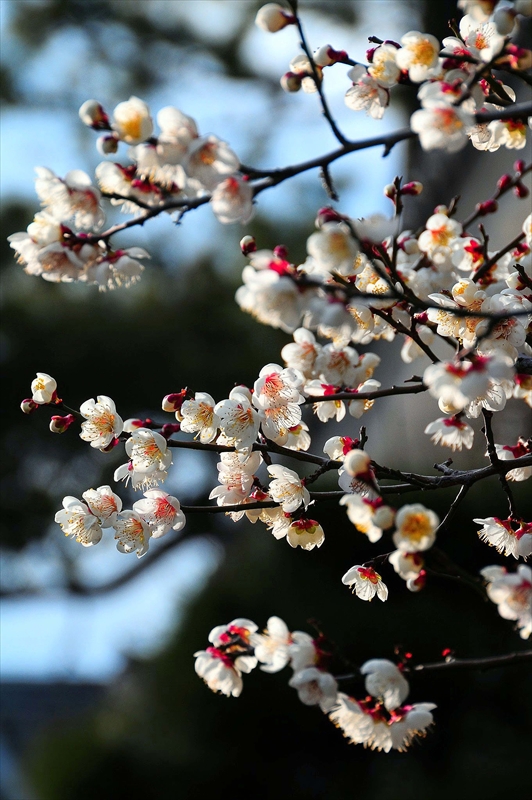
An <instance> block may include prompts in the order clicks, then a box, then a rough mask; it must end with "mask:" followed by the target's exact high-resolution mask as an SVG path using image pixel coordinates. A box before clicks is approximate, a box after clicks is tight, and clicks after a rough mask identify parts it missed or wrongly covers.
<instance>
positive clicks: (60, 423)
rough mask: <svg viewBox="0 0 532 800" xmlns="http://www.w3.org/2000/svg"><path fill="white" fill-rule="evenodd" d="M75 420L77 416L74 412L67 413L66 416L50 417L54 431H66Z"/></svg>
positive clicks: (51, 428) (51, 427)
mask: <svg viewBox="0 0 532 800" xmlns="http://www.w3.org/2000/svg"><path fill="white" fill-rule="evenodd" d="M75 421H76V418H75V416H74V415H73V414H67V415H66V417H57V416H53V417H52V418H51V419H50V430H51V431H52V433H64V432H65V431H67V430H68V429H69V428H70V426H71V425H72V423H73V422H75Z"/></svg>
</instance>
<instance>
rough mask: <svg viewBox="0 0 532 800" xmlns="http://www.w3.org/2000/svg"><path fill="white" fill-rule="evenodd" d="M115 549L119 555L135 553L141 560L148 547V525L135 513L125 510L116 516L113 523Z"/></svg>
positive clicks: (149, 536) (149, 535) (149, 532)
mask: <svg viewBox="0 0 532 800" xmlns="http://www.w3.org/2000/svg"><path fill="white" fill-rule="evenodd" d="M113 527H114V529H115V539H116V549H117V550H118V552H119V553H136V554H137V558H142V556H144V555H146V553H147V552H148V548H149V546H150V538H151V531H150V528H149V526H148V523H147V522H145V520H144V519H142V517H141V516H140V514H138V513H137V512H136V511H130V510H129V509H126V510H125V511H121V512H120V513H119V514H117V518H116V520H115V523H114V526H113Z"/></svg>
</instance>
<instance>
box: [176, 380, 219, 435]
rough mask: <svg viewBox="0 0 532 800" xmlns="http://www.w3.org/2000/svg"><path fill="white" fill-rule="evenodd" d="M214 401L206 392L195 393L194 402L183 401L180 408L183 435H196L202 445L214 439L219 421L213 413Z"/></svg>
mask: <svg viewBox="0 0 532 800" xmlns="http://www.w3.org/2000/svg"><path fill="white" fill-rule="evenodd" d="M214 406H215V401H214V398H213V397H211V395H210V394H207V393H206V392H196V394H195V395H194V400H185V402H184V403H183V404H182V406H181V410H180V419H181V430H182V431H185V433H197V435H196V436H195V437H194V438H196V439H197V438H198V436H199V437H200V441H201V442H202V443H203V444H208V443H209V442H212V441H214V439H216V434H217V432H218V426H219V423H220V420H219V418H218V415H217V414H216V413H215V411H214Z"/></svg>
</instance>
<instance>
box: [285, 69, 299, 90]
mask: <svg viewBox="0 0 532 800" xmlns="http://www.w3.org/2000/svg"><path fill="white" fill-rule="evenodd" d="M303 78H304V75H296V73H295V72H285V74H284V75H283V77H282V78H281V86H282V88H283V89H284V90H285V92H299V90H300V89H301V83H302V81H303Z"/></svg>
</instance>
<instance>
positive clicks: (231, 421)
mask: <svg viewBox="0 0 532 800" xmlns="http://www.w3.org/2000/svg"><path fill="white" fill-rule="evenodd" d="M214 413H215V414H216V415H217V416H218V417H219V419H220V423H219V427H220V429H221V431H222V432H223V434H224V436H225V437H226V439H227V440H228V441H229V442H230V443H233V446H234V447H236V448H237V450H242V449H243V448H245V447H251V445H252V444H253V443H254V442H255V441H256V439H257V434H258V432H259V426H260V418H259V415H258V413H257V411H255V409H254V408H253V406H252V404H251V392H250V391H249V389H247V388H246V387H245V386H237V387H235V388H234V389H231V391H230V393H229V398H228V399H227V400H222V401H221V402H220V403H217V404H216V405H215V407H214Z"/></svg>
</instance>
